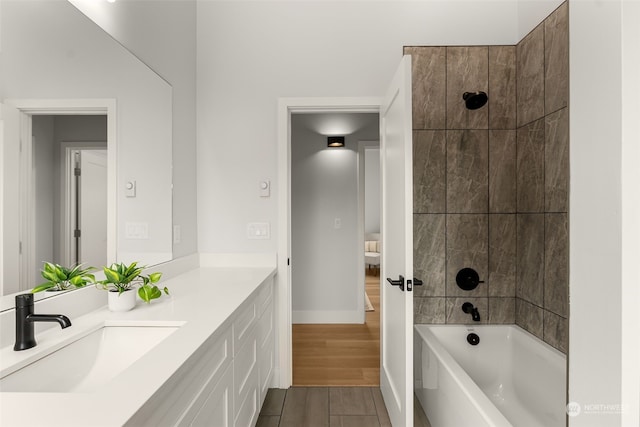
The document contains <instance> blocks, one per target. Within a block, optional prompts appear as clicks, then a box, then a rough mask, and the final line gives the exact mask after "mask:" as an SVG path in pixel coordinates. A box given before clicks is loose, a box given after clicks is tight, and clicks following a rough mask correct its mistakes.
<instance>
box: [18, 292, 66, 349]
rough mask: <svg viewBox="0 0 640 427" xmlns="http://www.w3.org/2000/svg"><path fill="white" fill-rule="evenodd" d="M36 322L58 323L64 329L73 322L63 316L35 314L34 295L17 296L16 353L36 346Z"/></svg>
mask: <svg viewBox="0 0 640 427" xmlns="http://www.w3.org/2000/svg"><path fill="white" fill-rule="evenodd" d="M35 322H58V324H59V325H60V327H61V328H62V329H64V328H68V327H69V326H71V320H69V318H68V317H67V316H63V315H62V314H33V294H21V295H16V344H15V345H14V346H13V349H14V350H15V351H20V350H26V349H28V348H31V347H35V346H36V338H35V333H34V327H33V326H34V325H33V324H34V323H35Z"/></svg>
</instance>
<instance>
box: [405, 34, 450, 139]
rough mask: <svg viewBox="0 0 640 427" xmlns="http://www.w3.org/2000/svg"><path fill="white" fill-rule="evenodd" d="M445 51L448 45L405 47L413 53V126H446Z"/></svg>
mask: <svg viewBox="0 0 640 427" xmlns="http://www.w3.org/2000/svg"><path fill="white" fill-rule="evenodd" d="M445 52H446V48H445V47H431V46H426V47H422V46H421V47H405V48H404V53H405V54H406V55H411V69H412V72H411V74H412V86H413V88H412V92H413V128H414V129H445V126H446V125H445V114H446V104H445V99H446V98H445V97H446V57H445Z"/></svg>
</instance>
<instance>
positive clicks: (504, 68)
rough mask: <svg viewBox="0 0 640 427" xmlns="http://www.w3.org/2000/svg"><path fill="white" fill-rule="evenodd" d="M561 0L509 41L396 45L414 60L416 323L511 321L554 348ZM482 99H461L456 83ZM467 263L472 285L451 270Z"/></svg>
mask: <svg viewBox="0 0 640 427" xmlns="http://www.w3.org/2000/svg"><path fill="white" fill-rule="evenodd" d="M567 18H568V17H567V5H566V3H564V4H563V5H562V6H561V7H560V8H558V9H557V10H556V11H555V12H554V13H553V14H551V15H550V16H549V17H548V18H547V19H545V21H544V22H543V23H541V24H540V25H539V26H538V27H537V28H536V29H534V30H533V31H532V32H531V33H530V34H529V35H527V36H526V37H525V38H524V39H523V40H522V41H521V42H520V43H518V45H517V46H453V47H452V46H448V47H432V46H429V47H406V48H405V53H406V54H410V55H411V56H412V64H413V127H414V135H413V136H414V148H413V158H414V271H415V276H416V277H418V278H421V279H422V280H423V282H424V285H423V286H422V287H415V288H414V310H415V322H416V323H471V322H472V321H471V317H470V315H469V314H465V313H464V312H463V311H462V309H461V306H462V304H463V303H464V302H466V301H469V302H471V303H473V304H474V305H475V306H476V307H478V310H479V312H480V318H481V323H517V324H518V325H520V326H522V327H523V328H525V329H527V330H528V331H530V332H532V333H533V334H535V335H537V336H539V337H540V338H542V339H544V340H545V341H546V342H548V343H549V344H551V345H553V346H555V347H556V348H558V349H560V350H561V351H566V348H567V332H568V329H567V318H568V301H567V300H568V227H567V208H568V167H569V166H568V149H569V138H568V112H567V104H568V33H567ZM480 90H481V91H484V92H486V93H487V94H488V95H489V102H488V103H487V105H486V106H485V107H482V108H480V109H478V110H468V109H466V108H465V105H464V101H463V99H462V94H463V93H464V92H475V91H480ZM465 267H471V268H473V269H475V270H476V271H477V272H478V273H479V275H480V279H481V280H484V281H485V283H481V284H480V286H478V287H477V288H476V289H475V290H473V291H464V290H461V289H460V288H458V287H457V285H456V281H455V277H456V274H457V272H458V271H459V270H460V269H462V268H465Z"/></svg>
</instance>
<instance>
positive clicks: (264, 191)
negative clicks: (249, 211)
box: [259, 179, 271, 197]
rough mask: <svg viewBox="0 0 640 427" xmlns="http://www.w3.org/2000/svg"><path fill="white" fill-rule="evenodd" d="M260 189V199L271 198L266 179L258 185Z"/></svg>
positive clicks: (269, 184)
mask: <svg viewBox="0 0 640 427" xmlns="http://www.w3.org/2000/svg"><path fill="white" fill-rule="evenodd" d="M259 187H260V197H269V196H271V182H270V181H269V180H268V179H263V180H262V181H260V183H259Z"/></svg>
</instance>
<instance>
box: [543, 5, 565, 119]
mask: <svg viewBox="0 0 640 427" xmlns="http://www.w3.org/2000/svg"><path fill="white" fill-rule="evenodd" d="M567 3H568V2H564V4H562V5H561V6H560V7H558V8H557V9H556V10H555V11H554V12H553V13H552V14H551V15H549V16H548V17H547V19H545V20H544V65H545V67H544V68H545V69H544V74H545V79H544V86H545V88H544V94H545V96H544V104H545V113H546V114H549V113H551V112H554V111H556V110H558V109H560V108H563V107H566V106H567V105H568V103H569V25H568V24H569V12H568V4H567Z"/></svg>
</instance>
